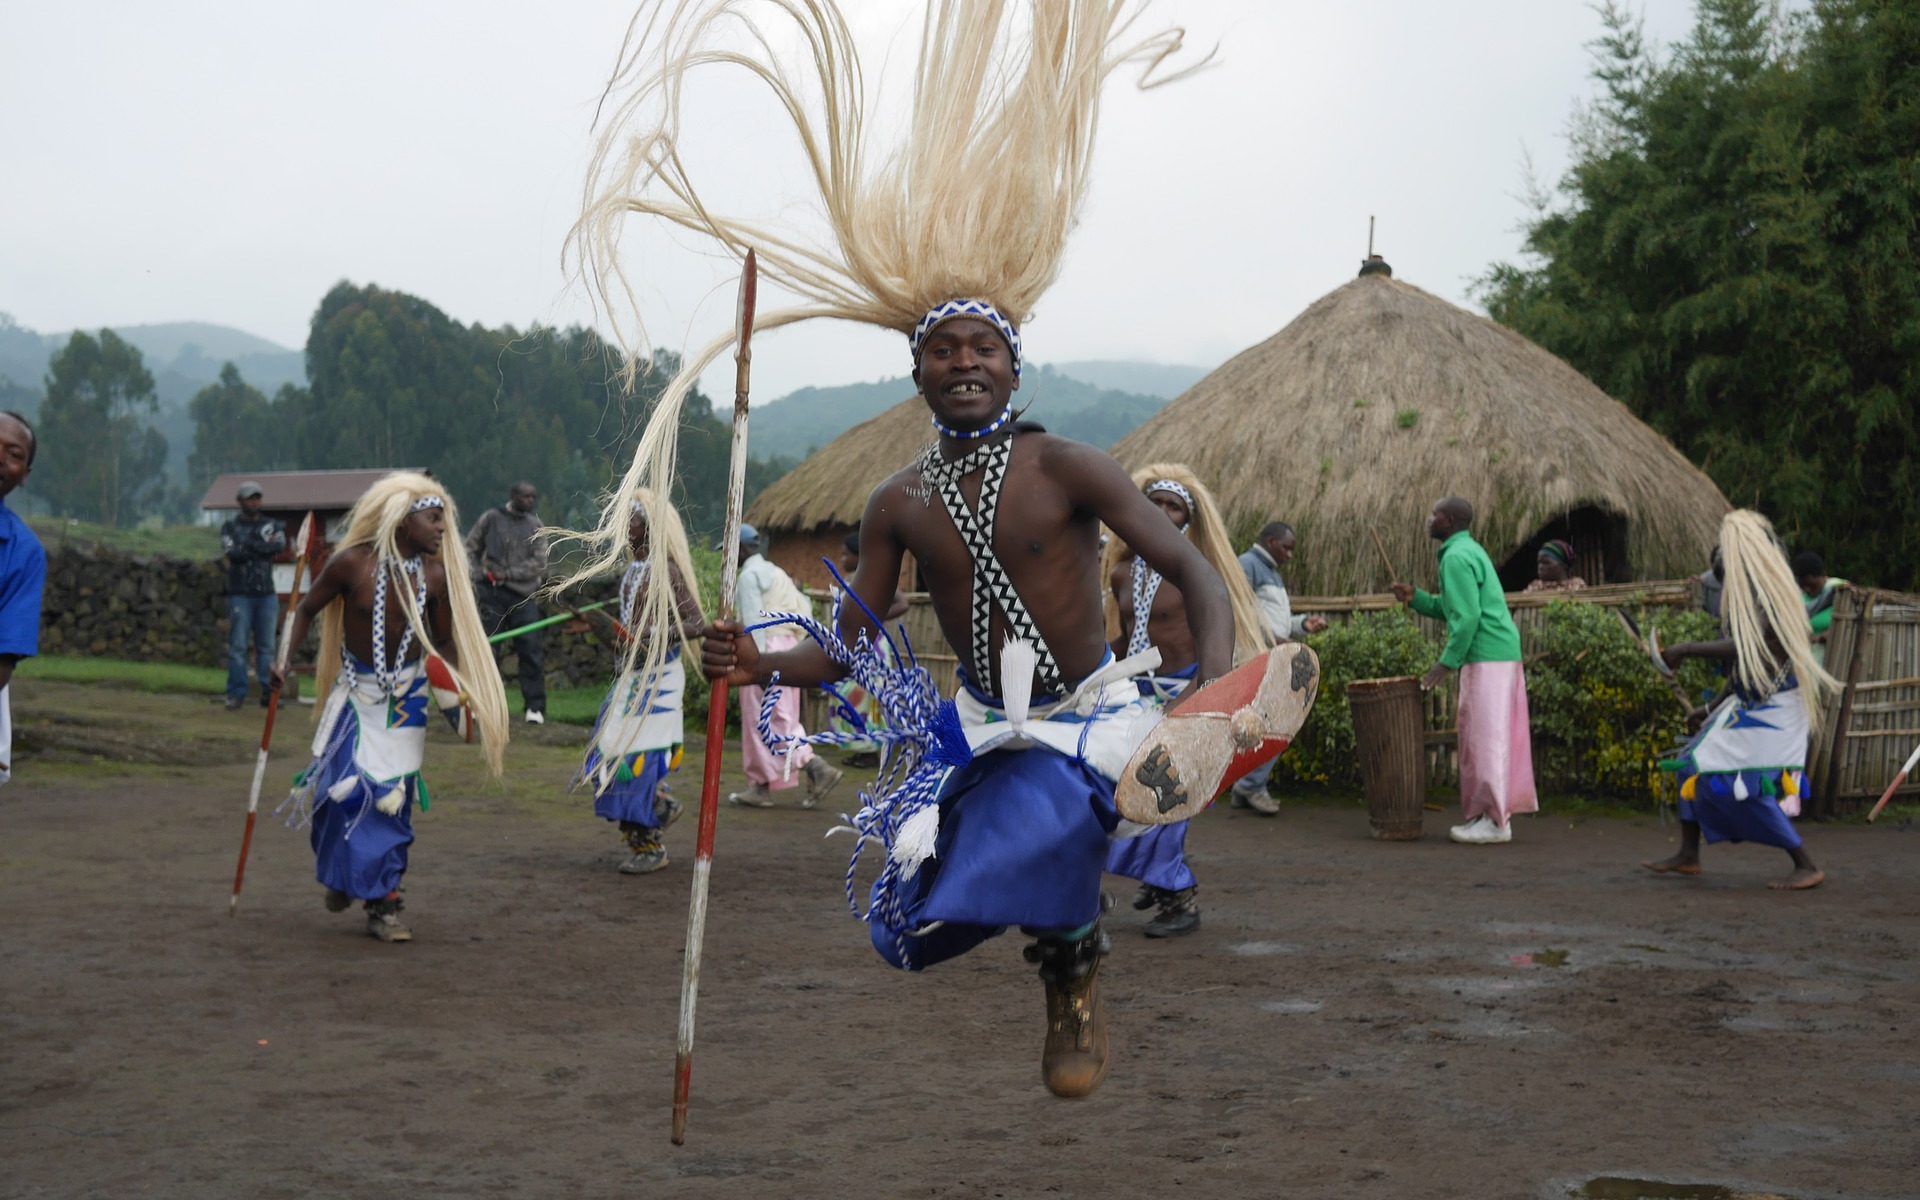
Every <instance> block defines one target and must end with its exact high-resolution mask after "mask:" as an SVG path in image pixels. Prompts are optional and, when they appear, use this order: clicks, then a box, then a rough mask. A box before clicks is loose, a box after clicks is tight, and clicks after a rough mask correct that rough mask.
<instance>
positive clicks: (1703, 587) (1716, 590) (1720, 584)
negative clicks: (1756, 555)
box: [1694, 542, 1727, 621]
mask: <svg viewBox="0 0 1920 1200" xmlns="http://www.w3.org/2000/svg"><path fill="white" fill-rule="evenodd" d="M1694 578H1695V579H1697V580H1698V581H1699V583H1700V611H1702V612H1704V613H1706V614H1708V615H1709V616H1711V617H1713V619H1714V620H1716V621H1717V620H1720V593H1721V591H1722V589H1724V588H1725V587H1726V583H1727V564H1726V563H1725V562H1724V561H1722V560H1721V558H1720V543H1718V542H1715V543H1714V544H1713V557H1712V559H1711V560H1709V565H1708V567H1707V569H1706V570H1704V571H1702V572H1700V574H1698V575H1696V576H1694Z"/></svg>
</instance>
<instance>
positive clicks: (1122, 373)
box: [1053, 360, 1213, 400]
mask: <svg viewBox="0 0 1920 1200" xmlns="http://www.w3.org/2000/svg"><path fill="white" fill-rule="evenodd" d="M1053 369H1054V370H1056V371H1058V372H1060V373H1061V374H1062V375H1071V376H1073V377H1074V378H1075V379H1079V380H1083V381H1085V382H1087V383H1090V384H1092V385H1093V386H1095V387H1101V388H1112V389H1114V390H1116V391H1122V392H1135V393H1138V394H1140V395H1142V396H1158V397H1160V399H1162V400H1171V399H1173V398H1174V397H1176V396H1178V395H1179V394H1180V393H1181V392H1184V391H1186V390H1187V389H1188V388H1190V387H1192V386H1193V385H1194V384H1196V383H1198V382H1200V380H1201V379H1203V378H1205V377H1206V376H1207V374H1208V373H1209V372H1211V371H1212V370H1213V368H1212V367H1195V366H1188V365H1185V364H1181V363H1148V362H1122V361H1115V360H1088V361H1086V362H1063V363H1054V364H1053Z"/></svg>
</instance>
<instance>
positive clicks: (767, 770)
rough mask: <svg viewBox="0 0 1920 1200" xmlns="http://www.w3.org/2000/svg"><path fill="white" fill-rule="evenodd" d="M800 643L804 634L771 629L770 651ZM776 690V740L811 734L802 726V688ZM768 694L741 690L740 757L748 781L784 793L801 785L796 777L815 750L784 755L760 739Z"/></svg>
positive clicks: (800, 749) (803, 747)
mask: <svg viewBox="0 0 1920 1200" xmlns="http://www.w3.org/2000/svg"><path fill="white" fill-rule="evenodd" d="M799 641H800V635H799V634H797V633H795V632H794V631H793V630H792V629H790V628H786V627H781V628H777V629H769V630H767V645H766V648H767V650H769V651H775V650H789V649H792V648H793V647H794V646H795V645H797V644H798V643H799ZM773 691H774V695H775V696H776V697H778V699H777V700H776V701H775V703H774V709H773V720H772V722H771V725H772V727H773V735H774V737H776V738H780V737H805V736H806V733H807V731H806V729H804V728H803V727H802V726H801V724H800V692H799V689H797V688H790V687H782V688H775V689H773ZM765 695H766V689H765V688H759V687H743V688H741V689H740V757H741V758H742V759H743V760H744V762H743V765H744V766H745V768H746V774H747V778H748V779H750V780H752V781H753V782H754V783H760V784H765V785H766V788H767V790H768V791H770V792H782V791H785V790H786V789H788V788H790V787H792V786H793V785H794V784H796V783H798V782H799V780H797V779H795V778H794V774H795V773H796V772H798V771H799V770H800V769H801V768H803V767H805V766H806V765H807V764H808V763H810V762H812V761H813V747H812V746H806V745H800V746H795V747H793V752H792V753H791V754H784V755H782V754H775V753H774V752H773V751H772V750H771V749H770V748H768V746H767V744H766V743H765V742H763V741H761V740H760V702H761V699H762V698H763V697H764V696H765Z"/></svg>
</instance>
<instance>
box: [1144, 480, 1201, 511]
mask: <svg viewBox="0 0 1920 1200" xmlns="http://www.w3.org/2000/svg"><path fill="white" fill-rule="evenodd" d="M1155 492H1172V493H1173V494H1174V495H1176V496H1178V497H1180V503H1182V504H1184V505H1186V506H1187V515H1188V516H1192V515H1193V493H1192V492H1189V491H1188V490H1187V489H1186V488H1184V487H1181V486H1180V485H1179V484H1177V483H1175V482H1174V481H1173V480H1171V479H1156V480H1154V481H1153V482H1152V483H1150V484H1148V485H1147V491H1146V494H1147V495H1149V496H1151V495H1153V494H1154V493H1155Z"/></svg>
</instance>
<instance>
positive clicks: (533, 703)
mask: <svg viewBox="0 0 1920 1200" xmlns="http://www.w3.org/2000/svg"><path fill="white" fill-rule="evenodd" d="M539 503H540V493H539V492H538V491H536V490H535V489H534V486H533V485H532V484H531V483H526V482H521V483H516V484H514V485H513V490H512V491H511V492H509V493H507V502H506V503H505V504H503V505H501V506H500V507H499V508H490V509H488V510H487V511H486V512H484V513H481V514H480V519H479V520H478V521H475V522H474V523H473V531H472V532H471V533H469V534H467V559H468V561H470V562H471V563H472V564H473V591H474V596H475V598H476V599H478V600H479V602H480V620H481V621H482V622H483V623H484V624H485V625H486V629H487V636H488V637H492V636H493V635H494V634H496V633H499V632H500V631H501V630H503V629H518V628H520V627H521V626H523V625H531V624H533V623H534V622H535V621H538V620H539V619H540V602H539V601H538V600H537V599H535V598H534V596H535V593H537V592H538V591H539V590H540V588H541V586H542V585H544V584H545V583H546V582H547V539H546V537H545V536H544V535H543V534H542V533H541V532H540V529H541V525H540V518H539V517H537V516H535V515H534V512H533V510H534V507H535V506H536V505H538V504H539ZM505 646H512V647H513V651H514V653H515V655H517V656H518V657H519V659H520V698H521V699H522V700H524V701H525V702H526V709H527V724H529V725H544V724H546V721H547V675H546V656H545V655H544V654H543V653H542V650H541V645H540V631H539V630H537V629H536V630H534V631H533V632H532V633H523V634H521V635H520V636H519V637H517V638H511V639H509V640H508V641H507V642H505V643H504V644H503V645H502V646H496V647H495V648H494V653H495V654H496V655H499V654H504V653H505V649H504V647H505Z"/></svg>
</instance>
